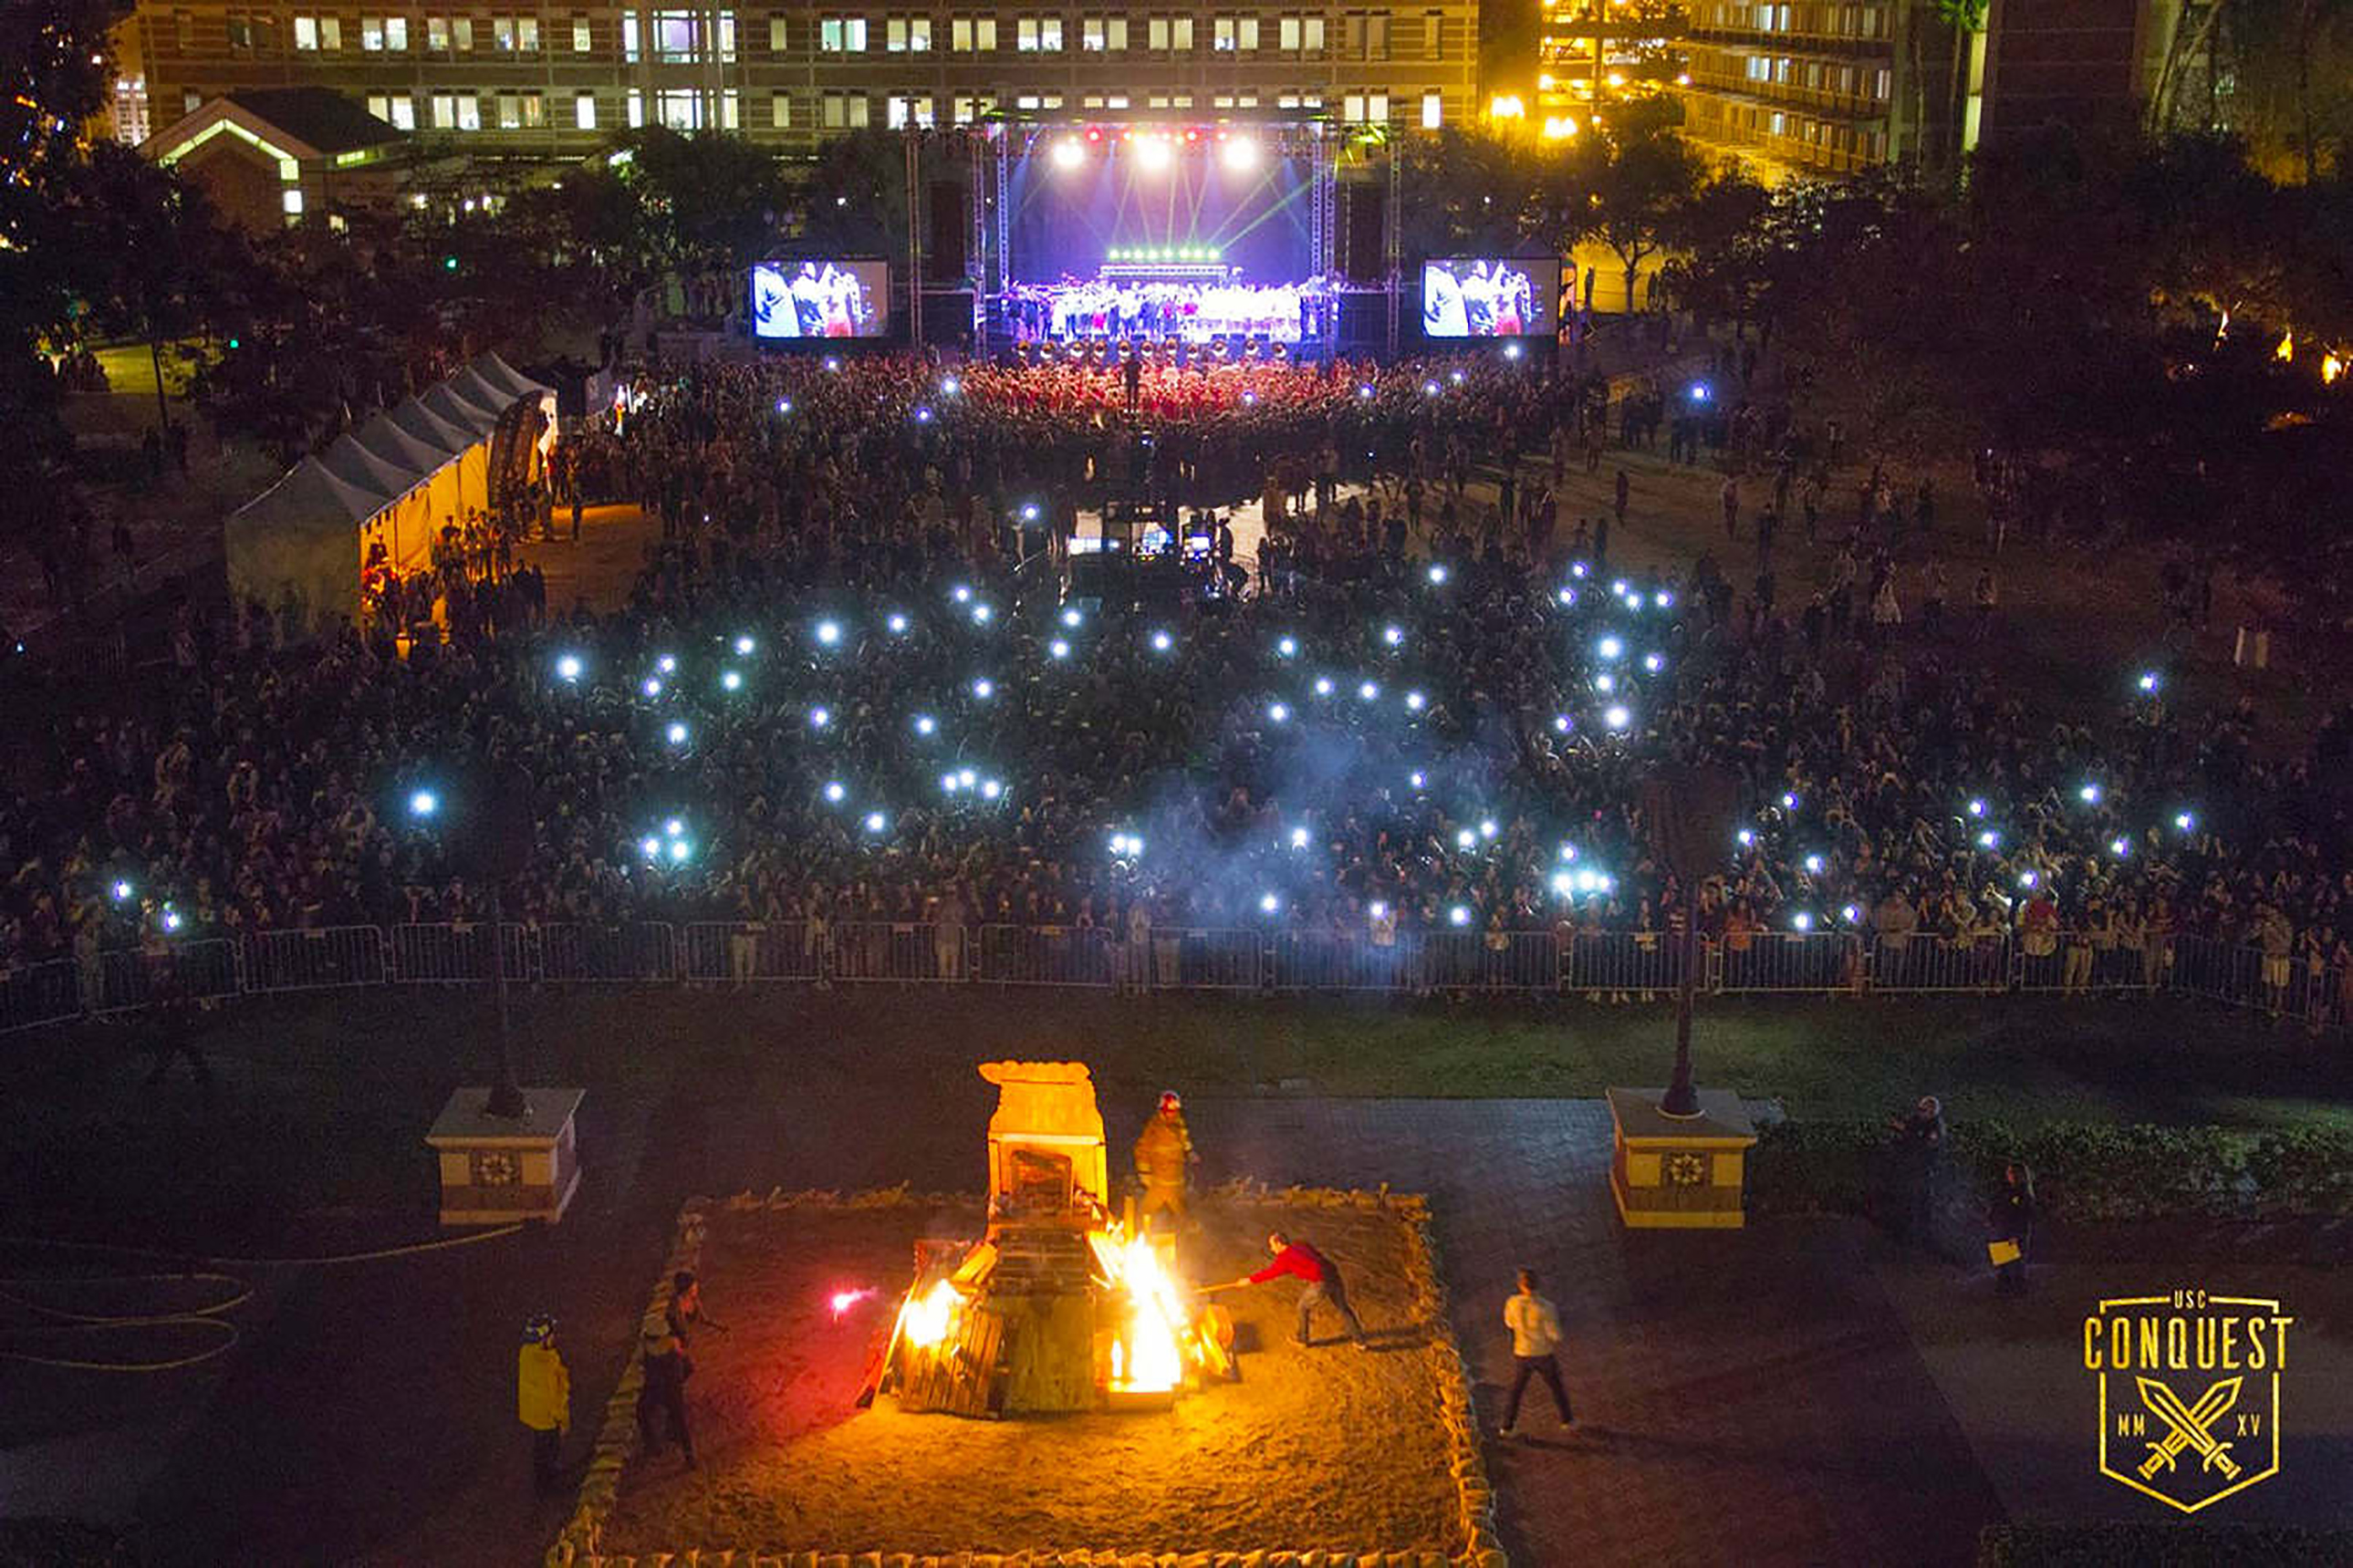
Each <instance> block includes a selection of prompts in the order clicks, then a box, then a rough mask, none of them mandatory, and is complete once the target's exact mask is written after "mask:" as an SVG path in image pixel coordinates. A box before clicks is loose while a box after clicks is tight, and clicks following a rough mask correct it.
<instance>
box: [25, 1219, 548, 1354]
mask: <svg viewBox="0 0 2353 1568" xmlns="http://www.w3.org/2000/svg"><path fill="white" fill-rule="evenodd" d="M521 1229H522V1226H520V1225H507V1226H498V1227H496V1228H494V1229H491V1230H483V1231H476V1232H473V1233H472V1234H470V1235H467V1236H450V1237H438V1238H437V1239H435V1240H432V1241H417V1242H408V1243H406V1244H404V1245H402V1246H398V1247H375V1248H373V1249H371V1250H369V1251H365V1252H343V1253H332V1254H327V1255H323V1256H320V1257H311V1258H223V1257H218V1256H216V1255H214V1254H211V1253H191V1252H174V1251H169V1250H166V1249H164V1248H161V1247H124V1246H120V1245H117V1244H115V1243H111V1242H98V1241H60V1240H57V1239H54V1238H51V1237H26V1236H0V1247H13V1248H21V1249H25V1250H28V1251H51V1252H89V1253H111V1254H113V1255H115V1256H117V1257H122V1258H166V1259H172V1260H175V1261H178V1262H181V1263H184V1264H186V1265H189V1267H187V1268H183V1269H182V1270H181V1271H179V1272H176V1273H168V1274H68V1275H22V1276H13V1277H8V1278H6V1279H0V1301H5V1302H7V1303H10V1304H11V1305H14V1306H16V1307H18V1308H21V1309H22V1310H25V1311H27V1312H30V1313H32V1314H33V1315H34V1316H36V1317H38V1318H44V1319H49V1320H53V1321H50V1322H46V1323H42V1324H38V1325H35V1326H29V1327H16V1328H0V1340H7V1339H13V1338H17V1337H31V1336H44V1335H46V1336H51V1337H57V1338H66V1339H70V1338H72V1337H74V1336H90V1335H97V1336H101V1337H102V1336H107V1335H116V1334H124V1333H132V1332H142V1331H148V1332H152V1331H156V1330H196V1331H202V1332H203V1333H205V1334H207V1335H210V1336H211V1337H212V1338H211V1342H210V1343H207V1344H206V1345H204V1346H203V1347H202V1348H200V1349H197V1350H195V1351H192V1352H188V1353H187V1354H185V1355H176V1356H164V1357H160V1358H156V1359H153V1360H146V1361H135V1360H123V1359H104V1360H101V1359H95V1358H92V1357H87V1356H72V1355H45V1354H41V1353H39V1352H36V1351H31V1350H13V1349H7V1348H0V1361H12V1362H21V1363H26V1364H28V1365H32V1366H47V1367H58V1368H61V1369H63V1370H66V1371H69V1372H117V1373H132V1372H136V1373H161V1372H176V1371H179V1370H181V1369H182V1368H185V1367H192V1366H197V1365H200V1364H202V1363H205V1362H208V1361H211V1360H212V1359H214V1358H215V1357H216V1356H221V1355H226V1354H227V1353H228V1352H229V1351H231V1350H233V1349H235V1348H236V1347H237V1342H238V1341H239V1340H240V1339H241V1338H242V1335H241V1334H240V1333H239V1331H238V1330H237V1325H236V1324H235V1323H232V1322H230V1321H227V1314H228V1313H230V1312H232V1311H235V1310H237V1308H239V1307H241V1306H243V1305H245V1304H246V1303H247V1302H248V1301H250V1300H253V1296H254V1289H255V1287H254V1285H253V1282H252V1281H251V1280H249V1279H244V1278H242V1277H241V1276H238V1275H235V1274H224V1273H221V1272H218V1271H217V1270H216V1269H208V1268H195V1267H194V1266H195V1265H196V1264H199V1263H213V1264H222V1265H226V1266H227V1267H230V1268H334V1267H337V1266H339V1265H342V1264H346V1263H374V1262H379V1261H382V1260H384V1259H385V1258H406V1257H412V1256H415V1255H417V1254H420V1253H427V1252H438V1251H441V1250H443V1249H445V1248H448V1247H470V1246H472V1245H473V1244H474V1243H476V1242H480V1241H493V1240H496V1239H497V1238H499V1237H505V1236H512V1235H514V1234H515V1233H516V1232H517V1231H520V1230H521ZM198 1283H201V1284H205V1285H209V1286H211V1287H213V1288H214V1290H215V1292H216V1294H217V1295H218V1296H219V1298H220V1299H219V1300H214V1301H207V1302H205V1303H204V1304H202V1305H200V1306H195V1307H180V1308H174V1309H170V1310H163V1311H145V1312H140V1311H130V1312H79V1311H74V1310H69V1309H68V1308H65V1307H58V1306H51V1305H49V1304H47V1302H43V1301H38V1300H34V1299H32V1298H31V1297H29V1296H26V1295H22V1294H20V1293H19V1291H18V1289H16V1288H19V1287H21V1288H31V1289H43V1288H49V1289H58V1288H68V1287H80V1288H85V1289H89V1288H114V1287H126V1286H127V1287H141V1286H146V1287H153V1286H164V1285H182V1286H185V1285H190V1284H198Z"/></svg>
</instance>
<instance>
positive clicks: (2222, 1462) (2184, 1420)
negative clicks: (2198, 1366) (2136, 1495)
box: [2138, 1377, 2240, 1481]
mask: <svg viewBox="0 0 2353 1568" xmlns="http://www.w3.org/2000/svg"><path fill="white" fill-rule="evenodd" d="M2138 1382H2139V1384H2140V1396H2141V1400H2142V1402H2143V1403H2144V1404H2146V1405H2147V1406H2148V1407H2149V1409H2150V1410H2152V1411H2154V1412H2156V1414H2157V1418H2158V1420H2160V1421H2162V1422H2164V1423H2165V1425H2166V1426H2167V1427H2168V1431H2167V1432H2166V1434H2165V1436H2164V1438H2163V1440H2162V1441H2159V1442H2156V1443H2151V1444H2150V1445H2149V1446H2148V1458H2146V1459H2143V1460H2142V1461H2141V1462H2140V1479H2143V1480H2147V1479H2150V1478H2151V1477H2153V1476H2155V1475H2156V1474H2157V1472H2158V1471H2159V1470H2170V1469H2172V1468H2173V1466H2174V1461H2175V1459H2176V1458H2179V1456H2180V1453H2181V1451H2182V1450H2183V1449H2184V1448H2194V1449H2196V1450H2197V1452H2198V1454H2199V1456H2200V1458H2201V1459H2202V1461H2203V1464H2202V1466H2201V1468H2206V1469H2214V1470H2220V1471H2221V1472H2222V1479H2224V1480H2232V1481H2234V1480H2237V1479H2239V1465H2238V1461H2237V1460H2235V1459H2233V1458H2231V1445H2230V1444H2228V1443H2225V1442H2223V1441H2222V1440H2221V1438H2219V1437H2217V1436H2214V1432H2213V1426H2214V1423H2216V1422H2217V1421H2220V1420H2221V1418H2222V1417H2223V1415H2225V1414H2226V1413H2227V1412H2228V1411H2229V1410H2230V1408H2231V1406H2232V1405H2236V1404H2237V1403H2238V1402H2239V1383H2240V1380H2239V1379H2238V1378H2235V1377H2226V1378H2224V1379H2222V1381H2221V1382H2220V1383H2218V1384H2214V1386H2213V1387H2211V1388H2210V1389H2208V1390H2207V1391H2206V1392H2205V1394H2203V1395H2202V1396H2201V1397H2200V1399H2199V1401H2198V1403H2197V1404H2196V1405H2184V1404H2182V1403H2181V1395H2179V1394H2176V1393H2174V1392H2173V1390H2172V1389H2171V1388H2170V1387H2169V1386H2168V1385H2167V1384H2162V1383H2159V1382H2158V1380H2157V1379H2155V1378H2153V1377H2144V1378H2141V1379H2139V1380H2138Z"/></svg>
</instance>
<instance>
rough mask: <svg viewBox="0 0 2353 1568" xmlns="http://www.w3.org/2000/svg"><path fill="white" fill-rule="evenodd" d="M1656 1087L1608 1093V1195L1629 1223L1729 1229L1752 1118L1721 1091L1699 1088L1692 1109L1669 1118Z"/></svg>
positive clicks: (1734, 1221) (1753, 1132)
mask: <svg viewBox="0 0 2353 1568" xmlns="http://www.w3.org/2000/svg"><path fill="white" fill-rule="evenodd" d="M1666 1092H1667V1091H1666V1090H1665V1089H1611V1090H1609V1122H1610V1127H1611V1148H1610V1155H1609V1195H1610V1196H1611V1197H1613V1198H1615V1199H1617V1201H1618V1217H1619V1218H1620V1219H1621V1220H1623V1221H1624V1222H1625V1223H1626V1225H1627V1226H1628V1227H1629V1228H1650V1227H1654V1226H1657V1227H1668V1226H1672V1227H1684V1228H1715V1229H1725V1230H1736V1229H1738V1228H1739V1227H1740V1225H1741V1220H1742V1216H1741V1212H1740V1183H1741V1177H1742V1175H1743V1173H1744V1172H1745V1170H1746V1163H1747V1161H1746V1154H1747V1152H1748V1150H1749V1149H1750V1148H1752V1147H1753V1146H1754V1145H1755V1144H1756V1142H1757V1124H1756V1123H1755V1122H1754V1121H1750V1120H1749V1119H1748V1116H1747V1114H1746V1112H1745V1111H1743V1110H1741V1109H1740V1097H1739V1096H1738V1095H1736V1094H1734V1093H1732V1092H1730V1091H1729V1090H1727V1089H1701V1090H1700V1091H1699V1114H1698V1115H1696V1116H1669V1115H1668V1114H1667V1113H1666V1112H1664V1111H1662V1110H1660V1109H1659V1100H1661V1099H1662V1097H1663V1096H1664V1095H1665V1094H1666Z"/></svg>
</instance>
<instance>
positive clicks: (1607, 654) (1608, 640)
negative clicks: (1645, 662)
mask: <svg viewBox="0 0 2353 1568" xmlns="http://www.w3.org/2000/svg"><path fill="white" fill-rule="evenodd" d="M1593 651H1594V652H1596V653H1598V654H1599V655H1600V656H1601V657H1602V658H1618V657H1619V656H1620V655H1621V654H1623V653H1624V652H1625V651H1626V645H1625V644H1624V643H1622V642H1620V641H1619V640H1618V639H1617V638H1616V637H1603V638H1602V639H1601V640H1600V641H1599V642H1598V643H1596V644H1594V645H1593Z"/></svg>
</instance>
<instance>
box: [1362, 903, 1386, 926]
mask: <svg viewBox="0 0 2353 1568" xmlns="http://www.w3.org/2000/svg"><path fill="white" fill-rule="evenodd" d="M1365 912H1366V914H1368V915H1370V916H1372V917H1373V919H1375V920H1377V921H1385V920H1387V919H1388V918H1389V906H1388V902H1387V901H1386V900H1381V899H1375V900H1373V901H1372V902H1371V903H1369V904H1366V906H1365Z"/></svg>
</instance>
